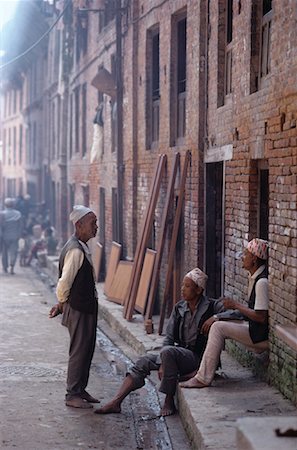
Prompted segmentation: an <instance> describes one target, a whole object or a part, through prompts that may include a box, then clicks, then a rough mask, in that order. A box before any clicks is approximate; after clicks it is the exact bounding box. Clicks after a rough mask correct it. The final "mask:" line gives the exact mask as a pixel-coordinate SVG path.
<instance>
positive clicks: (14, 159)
mask: <svg viewBox="0 0 297 450" xmlns="http://www.w3.org/2000/svg"><path fill="white" fill-rule="evenodd" d="M16 134H17V133H16V127H13V165H14V166H15V165H16V153H17V150H16V140H17V138H16Z"/></svg>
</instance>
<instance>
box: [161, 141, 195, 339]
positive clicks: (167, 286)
mask: <svg viewBox="0 0 297 450" xmlns="http://www.w3.org/2000/svg"><path fill="white" fill-rule="evenodd" d="M190 159H191V153H190V151H189V150H188V151H187V152H186V155H185V161H184V166H183V170H182V176H181V181H180V187H179V196H178V201H177V207H176V212H175V217H174V223H173V230H172V237H171V241H170V249H169V256H168V267H167V274H166V282H165V289H164V296H163V303H162V308H161V314H160V322H159V330H158V332H159V334H162V331H163V325H164V320H165V313H166V306H167V303H168V300H169V292H170V286H171V280H172V271H173V263H174V253H175V248H176V241H177V235H178V230H179V226H180V220H181V213H182V206H183V201H184V196H185V187H186V180H187V172H188V166H189V162H190Z"/></svg>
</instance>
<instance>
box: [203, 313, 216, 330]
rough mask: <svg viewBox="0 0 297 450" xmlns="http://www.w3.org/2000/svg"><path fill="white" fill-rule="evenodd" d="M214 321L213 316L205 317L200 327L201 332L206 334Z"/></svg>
mask: <svg viewBox="0 0 297 450" xmlns="http://www.w3.org/2000/svg"><path fill="white" fill-rule="evenodd" d="M214 322H215V319H214V318H213V317H210V318H209V319H207V320H206V321H205V322H204V324H203V325H202V327H201V333H202V334H208V333H209V330H210V327H211V326H212V324H213V323H214Z"/></svg>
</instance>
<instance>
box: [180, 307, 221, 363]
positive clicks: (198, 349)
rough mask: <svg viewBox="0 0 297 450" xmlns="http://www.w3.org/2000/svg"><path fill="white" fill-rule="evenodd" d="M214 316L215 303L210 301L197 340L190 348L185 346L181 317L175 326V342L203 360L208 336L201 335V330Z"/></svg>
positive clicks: (200, 323) (200, 324) (201, 320)
mask: <svg viewBox="0 0 297 450" xmlns="http://www.w3.org/2000/svg"><path fill="white" fill-rule="evenodd" d="M213 315H214V302H213V301H212V300H210V302H209V306H208V308H207V310H206V311H205V313H204V314H203V316H202V317H201V319H200V322H199V325H198V330H197V331H198V333H197V339H196V343H195V345H194V346H192V347H191V348H189V347H188V346H186V345H185V342H184V339H183V336H182V327H181V320H182V317H181V316H180V315H179V317H178V318H177V322H176V324H175V328H174V340H175V342H177V343H178V345H179V346H180V347H184V348H189V350H192V352H194V353H196V354H197V355H198V356H199V359H200V360H201V359H202V356H203V353H204V350H205V347H206V344H207V338H208V336H205V335H204V334H200V330H201V327H202V325H203V324H204V322H205V321H206V320H207V319H209V318H210V317H212V316H213Z"/></svg>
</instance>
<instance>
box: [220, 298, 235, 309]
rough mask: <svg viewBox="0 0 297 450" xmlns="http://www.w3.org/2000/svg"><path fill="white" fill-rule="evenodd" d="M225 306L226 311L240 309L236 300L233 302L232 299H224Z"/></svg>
mask: <svg viewBox="0 0 297 450" xmlns="http://www.w3.org/2000/svg"><path fill="white" fill-rule="evenodd" d="M223 305H224V308H225V309H237V308H238V303H237V302H236V301H235V300H232V298H224V299H223Z"/></svg>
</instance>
